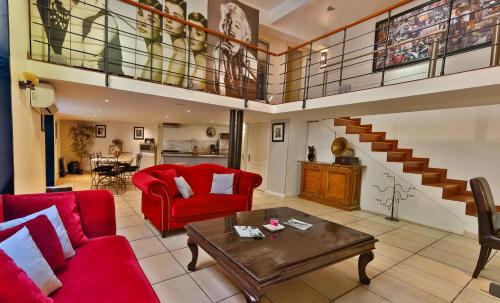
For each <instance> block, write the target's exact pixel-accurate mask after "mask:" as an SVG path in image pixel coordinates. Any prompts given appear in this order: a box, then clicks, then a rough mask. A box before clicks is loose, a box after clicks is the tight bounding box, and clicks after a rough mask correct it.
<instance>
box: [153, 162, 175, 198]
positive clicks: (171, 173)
mask: <svg viewBox="0 0 500 303" xmlns="http://www.w3.org/2000/svg"><path fill="white" fill-rule="evenodd" d="M152 175H153V177H155V178H158V179H160V180H162V181H163V182H165V184H166V185H167V190H168V193H169V194H170V196H172V197H177V196H178V195H179V190H178V189H177V185H175V180H174V178H175V177H177V172H176V171H175V169H167V170H157V171H154V172H153V173H152Z"/></svg>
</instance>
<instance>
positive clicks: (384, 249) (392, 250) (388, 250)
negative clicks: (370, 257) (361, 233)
mask: <svg viewBox="0 0 500 303" xmlns="http://www.w3.org/2000/svg"><path fill="white" fill-rule="evenodd" d="M374 252H375V254H377V255H382V256H385V257H388V258H391V259H394V260H397V261H402V260H404V259H407V258H408V257H410V256H411V255H413V253H412V252H410V251H408V250H405V249H401V248H399V247H396V246H392V245H390V244H387V243H383V242H380V241H379V242H377V243H375V251H374Z"/></svg>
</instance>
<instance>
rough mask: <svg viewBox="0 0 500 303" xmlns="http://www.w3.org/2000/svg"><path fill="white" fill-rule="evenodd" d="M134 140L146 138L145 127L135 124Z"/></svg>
mask: <svg viewBox="0 0 500 303" xmlns="http://www.w3.org/2000/svg"><path fill="white" fill-rule="evenodd" d="M134 140H144V127H140V126H134Z"/></svg>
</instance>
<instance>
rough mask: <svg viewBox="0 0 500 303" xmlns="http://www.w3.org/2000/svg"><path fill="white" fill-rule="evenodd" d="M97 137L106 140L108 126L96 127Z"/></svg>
mask: <svg viewBox="0 0 500 303" xmlns="http://www.w3.org/2000/svg"><path fill="white" fill-rule="evenodd" d="M95 137H96V138H106V125H96V126H95Z"/></svg>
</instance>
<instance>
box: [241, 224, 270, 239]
mask: <svg viewBox="0 0 500 303" xmlns="http://www.w3.org/2000/svg"><path fill="white" fill-rule="evenodd" d="M234 229H235V230H236V232H237V233H238V235H239V236H240V237H242V238H265V237H266V236H265V235H264V234H263V233H262V232H261V231H260V229H258V228H257V227H255V226H245V225H235V226H234Z"/></svg>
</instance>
